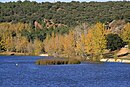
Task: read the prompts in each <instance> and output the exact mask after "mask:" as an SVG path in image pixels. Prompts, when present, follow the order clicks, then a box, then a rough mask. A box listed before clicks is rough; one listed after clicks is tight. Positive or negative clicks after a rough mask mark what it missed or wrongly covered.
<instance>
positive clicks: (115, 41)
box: [106, 34, 125, 51]
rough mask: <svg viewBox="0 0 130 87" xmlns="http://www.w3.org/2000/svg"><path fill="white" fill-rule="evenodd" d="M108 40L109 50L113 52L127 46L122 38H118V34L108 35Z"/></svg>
mask: <svg viewBox="0 0 130 87" xmlns="http://www.w3.org/2000/svg"><path fill="white" fill-rule="evenodd" d="M106 39H107V49H110V50H111V51H114V50H117V49H120V48H122V47H123V46H124V45H125V43H124V42H123V40H122V39H121V37H119V36H118V34H108V35H107V37H106Z"/></svg>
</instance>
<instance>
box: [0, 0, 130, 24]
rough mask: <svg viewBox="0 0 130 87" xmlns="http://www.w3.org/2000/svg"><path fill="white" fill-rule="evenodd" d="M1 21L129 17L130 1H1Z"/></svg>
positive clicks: (71, 21)
mask: <svg viewBox="0 0 130 87" xmlns="http://www.w3.org/2000/svg"><path fill="white" fill-rule="evenodd" d="M0 12H1V13H0V22H14V23H15V22H25V23H33V21H34V20H37V21H38V22H40V23H42V21H43V19H44V18H46V19H52V20H53V21H54V22H55V23H62V24H65V25H68V26H75V25H79V24H81V23H84V22H88V23H96V22H99V21H100V22H103V23H106V22H111V21H112V20H115V19H125V21H127V22H128V21H130V15H129V14H130V2H127V1H125V2H75V1H72V2H69V3H67V2H56V3H50V2H42V3H37V2H34V1H33V2H30V1H27V0H25V1H24V2H22V1H18V2H7V3H0Z"/></svg>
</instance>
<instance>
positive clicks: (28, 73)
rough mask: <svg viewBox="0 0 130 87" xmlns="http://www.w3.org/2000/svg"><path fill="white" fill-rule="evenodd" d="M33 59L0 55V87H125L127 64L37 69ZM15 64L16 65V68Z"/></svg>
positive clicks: (129, 75) (129, 73)
mask: <svg viewBox="0 0 130 87" xmlns="http://www.w3.org/2000/svg"><path fill="white" fill-rule="evenodd" d="M39 58H42V57H37V56H0V87H129V86H130V82H129V81H130V65H128V64H120V63H104V64H88V63H86V64H80V65H48V66H38V65H35V64H34V61H35V60H37V59H39ZM16 63H18V66H16Z"/></svg>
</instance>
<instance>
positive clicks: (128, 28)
mask: <svg viewBox="0 0 130 87" xmlns="http://www.w3.org/2000/svg"><path fill="white" fill-rule="evenodd" d="M120 36H121V38H122V39H123V41H124V42H126V43H127V44H130V23H127V24H126V25H125V26H124V28H123V29H122V33H121V35H120Z"/></svg>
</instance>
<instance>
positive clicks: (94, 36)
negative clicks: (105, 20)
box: [86, 23, 107, 60]
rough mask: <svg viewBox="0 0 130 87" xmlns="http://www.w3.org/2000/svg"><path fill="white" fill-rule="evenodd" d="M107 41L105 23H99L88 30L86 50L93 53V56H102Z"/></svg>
mask: <svg viewBox="0 0 130 87" xmlns="http://www.w3.org/2000/svg"><path fill="white" fill-rule="evenodd" d="M106 42H107V41H106V38H105V27H104V24H102V23H97V24H96V25H95V26H94V27H93V28H92V29H90V30H89V31H88V34H87V37H86V52H88V53H91V54H93V55H94V56H93V57H95V56H96V55H98V58H101V57H102V54H103V52H104V50H105V48H106ZM94 60H95V59H94Z"/></svg>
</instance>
